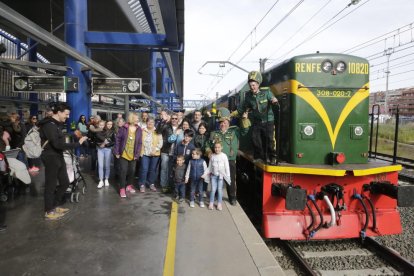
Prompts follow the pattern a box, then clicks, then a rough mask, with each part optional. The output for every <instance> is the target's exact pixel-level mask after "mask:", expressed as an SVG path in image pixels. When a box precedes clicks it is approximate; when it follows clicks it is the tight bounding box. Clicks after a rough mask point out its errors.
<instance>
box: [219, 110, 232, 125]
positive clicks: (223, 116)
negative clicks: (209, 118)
mask: <svg viewBox="0 0 414 276" xmlns="http://www.w3.org/2000/svg"><path fill="white" fill-rule="evenodd" d="M217 117H218V118H219V122H223V121H224V120H227V121H229V122H230V111H229V110H228V109H227V108H225V107H220V108H219V109H218V110H217Z"/></svg>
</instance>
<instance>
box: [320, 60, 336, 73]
mask: <svg viewBox="0 0 414 276" xmlns="http://www.w3.org/2000/svg"><path fill="white" fill-rule="evenodd" d="M321 67H322V71H324V72H325V73H328V72H331V70H332V68H333V64H332V62H331V61H330V60H325V61H323V62H322V66H321Z"/></svg>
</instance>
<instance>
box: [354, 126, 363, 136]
mask: <svg viewBox="0 0 414 276" xmlns="http://www.w3.org/2000/svg"><path fill="white" fill-rule="evenodd" d="M354 133H355V135H356V136H361V135H362V134H364V129H363V128H362V127H360V126H357V127H355V128H354Z"/></svg>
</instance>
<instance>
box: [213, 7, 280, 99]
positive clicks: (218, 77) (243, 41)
mask: <svg viewBox="0 0 414 276" xmlns="http://www.w3.org/2000/svg"><path fill="white" fill-rule="evenodd" d="M279 1H280V0H276V1H275V2H274V3H273V5H272V6H271V7H270V8H269V9H268V10H267V11H266V13H265V14H264V15H263V16H262V18H261V19H260V20H259V22H258V23H257V24H256V25H255V26H254V27H253V29H252V30H251V31H250V32H249V33H248V34H247V36H246V37H245V38H244V39H243V40H242V42H240V44H239V45H238V46H237V47H236V49H235V50H234V51H233V52H232V53H231V54H230V56H229V57H228V58H227V60H228V61H230V60H231V58H232V57H233V55H234V54H235V53H236V52H237V51H238V50H239V49H240V48H241V47H242V46H243V44H244V43H245V42H246V41H247V39H248V38H249V37H250V38H251V37H252V35H253V34H255V33H256V29H257V27H258V26H259V25H260V24H261V23H262V22H263V20H264V19H265V18H266V17H267V15H269V13H270V12H271V11H272V10H273V8H274V7H275V6H276V4H277V3H278V2H279ZM220 71H222V70H221V68H220V69H219V70H218V71H217V74H215V75H216V77H215V78H214V79H213V80H212V81H211V82H210V84H209V86H208V88H207V94H209V93H211V92H212V90H213V89H214V88H215V87H216V86H217V85H218V84H219V83H220V81H221V80H222V79H223V77H224V76H225V75H226V74H227V73H228V72H230V71H231V69H230V70H228V71H227V72H225V73H224V74H223V73H222V74H220V73H219V72H220Z"/></svg>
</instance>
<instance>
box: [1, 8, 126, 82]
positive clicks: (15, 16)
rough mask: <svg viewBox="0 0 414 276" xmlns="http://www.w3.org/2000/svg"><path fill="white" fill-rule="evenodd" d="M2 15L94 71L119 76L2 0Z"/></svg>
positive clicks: (37, 38) (30, 34) (40, 40)
mask: <svg viewBox="0 0 414 276" xmlns="http://www.w3.org/2000/svg"><path fill="white" fill-rule="evenodd" d="M0 17H2V18H4V19H5V20H7V21H9V22H10V23H12V24H14V25H15V26H16V27H17V28H20V29H22V30H24V31H25V32H26V33H27V34H29V36H30V37H31V38H34V39H35V40H38V41H39V42H43V43H45V44H49V45H51V46H53V47H55V48H56V49H58V50H60V51H62V52H63V53H65V54H66V55H68V56H70V57H72V58H74V59H76V60H78V61H80V62H82V63H83V64H85V65H87V66H88V67H89V68H91V69H93V70H94V71H97V72H99V73H101V74H103V75H105V76H107V77H112V78H117V77H118V76H117V75H116V74H115V73H113V72H111V71H110V70H108V69H107V68H105V67H103V66H102V65H100V64H99V63H97V62H95V61H93V60H92V59H90V58H88V57H85V56H83V55H81V54H79V53H78V52H77V51H76V50H75V49H74V48H72V47H70V46H69V45H68V44H66V43H65V42H64V41H63V40H61V39H59V38H57V37H56V36H54V35H52V34H51V33H49V32H47V31H46V30H44V29H42V28H41V27H40V26H39V25H37V24H35V23H34V22H33V21H31V20H29V19H27V18H26V17H24V16H22V15H21V14H19V13H18V12H16V11H15V10H13V9H11V8H10V7H9V6H7V5H5V4H4V3H2V2H0Z"/></svg>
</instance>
